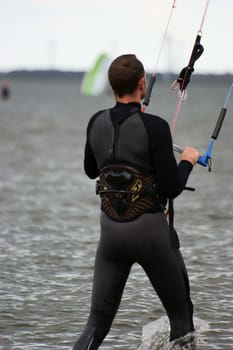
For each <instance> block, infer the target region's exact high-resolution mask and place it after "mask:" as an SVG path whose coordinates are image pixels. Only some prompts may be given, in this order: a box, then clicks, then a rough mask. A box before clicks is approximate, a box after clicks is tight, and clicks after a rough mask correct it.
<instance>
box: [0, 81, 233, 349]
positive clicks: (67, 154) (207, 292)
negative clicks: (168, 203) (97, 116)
mask: <svg viewBox="0 0 233 350" xmlns="http://www.w3.org/2000/svg"><path fill="white" fill-rule="evenodd" d="M228 87H229V84H228V83H227V84H224V83H221V84H211V85H208V84H204V85H202V86H199V85H198V84H197V83H196V84H195V83H193V84H192V86H190V89H189V96H188V100H187V101H186V102H184V103H183V105H182V109H181V114H180V116H179V119H178V122H177V125H176V129H175V142H176V143H179V144H181V145H186V144H191V145H195V146H196V147H198V148H199V149H201V150H204V149H205V148H206V146H207V144H208V142H209V137H210V135H211V132H212V129H213V127H214V124H215V121H216V118H217V115H218V112H219V109H220V107H221V106H222V105H223V103H224V99H225V96H226V93H227V89H228ZM11 88H12V97H11V99H10V100H9V101H5V102H4V101H0V214H1V220H0V264H1V270H0V276H1V280H0V283H1V285H0V313H1V315H0V349H1V350H8V349H9V350H10V349H12V350H13V349H14V350H20V349H24V350H53V349H57V350H58V349H59V350H62V349H67V350H68V349H71V347H72V344H73V343H74V341H75V340H76V339H77V337H78V335H79V334H80V332H81V330H82V328H83V326H84V324H85V321H86V317H87V314H88V310H89V300H90V291H91V280H92V271H93V264H94V254H95V249H96V244H97V241H98V237H99V221H98V215H99V201H98V198H97V197H96V196H95V195H94V182H93V181H90V180H88V179H87V178H86V177H85V175H84V173H83V170H82V157H83V145H84V138H85V127H86V124H87V121H88V119H89V117H90V116H91V115H92V113H93V112H95V111H96V110H97V109H101V108H104V107H106V106H109V105H112V104H113V99H112V97H111V96H108V95H106V96H104V97H96V98H95V97H94V98H89V97H81V96H80V94H79V85H78V82H75V81H43V80H41V81H30V80H28V81H23V80H22V81H19V80H18V81H12V82H11ZM176 97H177V96H176V95H174V94H173V93H171V92H170V90H169V88H168V83H167V82H164V83H162V82H158V83H157V87H156V89H155V91H154V94H153V96H152V99H151V107H150V109H149V110H150V111H152V112H154V113H157V114H160V115H162V116H167V120H168V121H169V122H170V121H171V120H172V116H173V114H174V109H175V100H176ZM232 114H233V108H232V102H231V103H230V105H229V111H228V114H227V119H226V121H225V123H224V127H223V130H222V133H221V135H220V137H219V140H218V141H217V143H216V145H215V148H214V153H213V154H214V159H213V171H212V173H208V172H207V170H206V169H205V168H203V167H200V166H197V167H196V168H195V170H194V172H193V174H192V176H191V178H190V181H189V185H190V186H194V187H195V188H196V191H195V192H194V193H191V192H185V193H183V195H182V196H181V197H180V198H178V199H177V200H176V220H175V221H176V228H177V230H178V232H179V236H180V240H181V245H182V252H183V255H184V257H185V261H186V264H187V268H188V271H189V274H190V282H191V289H192V298H193V302H194V304H195V316H196V317H197V318H200V319H202V320H205V321H206V322H207V323H208V324H209V330H208V331H206V332H205V334H204V336H203V339H202V342H201V344H200V345H199V349H201V350H207V349H216V350H217V349H221V350H226V349H232V348H233V292H232V290H233V251H232V243H233V213H232V198H233V184H232V179H233V161H232V159H233V158H232V149H233V138H232V128H233V118H232V117H233V115H232ZM162 316H164V311H163V309H162V306H161V304H160V301H159V299H158V298H157V296H156V295H155V294H154V292H153V290H152V288H151V286H150V284H149V282H148V281H147V279H146V277H145V275H144V273H143V271H142V270H141V268H139V267H138V266H135V267H134V268H133V270H132V273H131V275H130V278H129V281H128V284H127V286H126V290H125V293H124V297H123V300H122V304H121V307H120V310H119V312H118V314H117V317H116V319H115V321H114V324H113V326H112V330H111V332H110V334H109V335H108V337H107V338H106V340H105V342H104V344H103V345H102V347H101V349H106V350H109V349H121V350H124V349H129V350H130V349H136V348H137V347H138V346H139V344H140V342H141V334H142V327H143V325H145V324H147V323H149V322H151V321H154V320H156V319H158V318H160V317H162Z"/></svg>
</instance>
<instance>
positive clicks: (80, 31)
mask: <svg viewBox="0 0 233 350" xmlns="http://www.w3.org/2000/svg"><path fill="white" fill-rule="evenodd" d="M172 3H173V1H172V0H140V1H139V0H117V1H116V0H114V1H113V0H0V9H1V10H0V29H1V32H0V34H1V35H0V38H1V40H0V48H1V56H0V71H8V70H12V69H47V68H56V69H63V70H75V71H77V70H86V69H89V67H90V66H91V65H92V63H93V62H94V60H95V59H96V57H97V55H98V54H99V53H101V52H103V51H104V52H106V53H108V54H109V55H110V56H111V57H112V58H113V57H115V56H118V55H120V54H122V53H135V54H136V55H137V56H138V58H140V59H141V60H142V61H143V63H144V65H145V68H146V70H147V71H154V70H155V62H156V60H157V56H158V52H159V47H160V44H161V40H162V36H163V34H164V30H165V27H166V24H167V20H168V15H169V13H170V10H171V5H172ZM205 5H206V0H177V1H176V8H175V10H174V12H173V15H172V18H171V23H170V26H169V30H168V36H167V40H166V43H165V45H164V47H163V51H162V54H161V57H160V60H159V63H158V67H156V71H157V72H164V71H173V72H177V71H179V70H180V69H181V68H182V67H183V66H185V65H187V63H188V60H189V57H190V54H191V51H192V47H193V44H194V40H195V37H196V35H197V32H198V29H199V28H200V25H201V20H202V16H203V12H204V8H205ZM232 38H233V0H210V3H209V7H208V12H207V15H206V19H205V23H204V26H203V36H202V44H203V46H204V48H205V51H204V53H203V55H202V56H201V57H200V59H199V60H198V61H197V62H196V65H195V71H196V72H197V73H216V74H218V73H233V39H232Z"/></svg>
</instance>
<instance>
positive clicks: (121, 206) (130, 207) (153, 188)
mask: <svg viewBox="0 0 233 350" xmlns="http://www.w3.org/2000/svg"><path fill="white" fill-rule="evenodd" d="M96 194H99V195H100V197H101V209H102V210H103V211H104V212H105V213H106V214H107V215H108V216H109V217H110V218H111V219H113V220H116V221H130V220H134V219H135V218H137V217H138V216H140V215H141V214H143V213H145V212H148V211H150V210H151V209H152V208H153V207H154V206H155V204H156V203H158V184H157V182H156V178H155V176H154V175H151V176H143V175H142V174H141V173H140V172H139V171H138V170H136V169H135V168H134V167H131V166H128V165H123V164H113V165H109V166H105V167H104V168H102V169H101V171H100V178H99V180H97V183H96Z"/></svg>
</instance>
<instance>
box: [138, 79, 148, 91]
mask: <svg viewBox="0 0 233 350" xmlns="http://www.w3.org/2000/svg"><path fill="white" fill-rule="evenodd" d="M138 87H139V89H140V90H142V91H143V90H145V87H146V78H145V76H144V77H142V78H140V79H139V81H138Z"/></svg>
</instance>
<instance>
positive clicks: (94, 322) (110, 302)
mask: <svg viewBox="0 0 233 350" xmlns="http://www.w3.org/2000/svg"><path fill="white" fill-rule="evenodd" d="M130 268H131V265H130V264H128V263H126V262H124V261H123V262H121V261H118V260H111V258H110V257H106V256H105V254H104V252H103V251H102V247H101V244H100V245H99V247H98V250H97V254H96V262H95V272H94V282H93V291H92V304H91V310H90V315H89V318H88V322H87V325H86V328H85V330H84V332H83V334H82V335H81V337H80V338H79V340H78V341H77V343H76V344H75V346H74V348H73V350H96V349H98V347H99V346H100V344H101V343H102V342H103V340H104V338H105V337H106V335H107V333H108V332H109V329H110V327H111V324H112V321H113V319H114V317H115V315H116V312H117V310H118V307H119V304H120V301H121V297H122V293H123V290H124V286H125V283H126V281H127V278H128V275H129V272H130Z"/></svg>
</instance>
